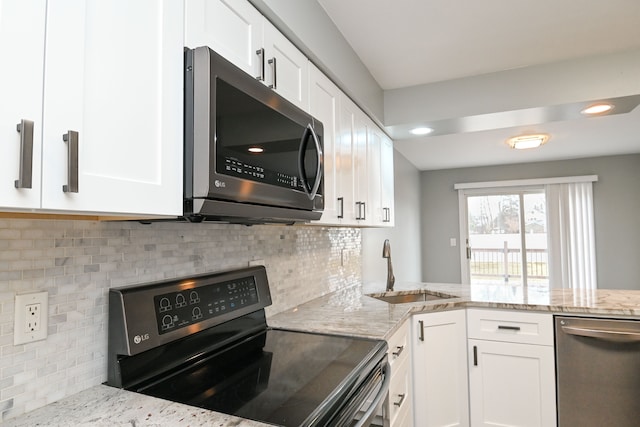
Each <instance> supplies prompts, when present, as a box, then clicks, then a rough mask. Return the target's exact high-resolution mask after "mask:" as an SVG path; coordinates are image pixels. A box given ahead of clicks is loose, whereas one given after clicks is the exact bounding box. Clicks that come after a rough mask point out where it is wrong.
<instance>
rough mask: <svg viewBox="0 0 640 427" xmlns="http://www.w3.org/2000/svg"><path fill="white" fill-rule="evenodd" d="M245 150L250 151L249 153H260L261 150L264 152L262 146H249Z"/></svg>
mask: <svg viewBox="0 0 640 427" xmlns="http://www.w3.org/2000/svg"><path fill="white" fill-rule="evenodd" d="M247 151H248V152H250V153H262V152H264V148H262V147H249V148H248V149H247Z"/></svg>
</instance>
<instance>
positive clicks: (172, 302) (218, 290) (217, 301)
mask: <svg viewBox="0 0 640 427" xmlns="http://www.w3.org/2000/svg"><path fill="white" fill-rule="evenodd" d="M153 300H154V305H155V312H156V322H157V325H158V333H159V334H161V335H162V334H165V333H167V332H171V331H174V330H176V329H181V328H185V327H187V326H189V325H194V324H197V323H200V322H202V321H204V320H207V319H211V318H214V317H217V316H221V315H224V314H227V313H230V312H232V311H235V310H238V309H241V308H243V307H247V306H250V305H253V304H256V303H257V302H258V291H257V289H256V282H255V278H254V277H253V276H250V277H245V278H241V279H235V280H229V281H226V282H222V283H215V284H211V285H206V286H202V287H199V288H192V289H186V290H181V291H177V292H170V293H166V294H162V295H156V296H154V297H153Z"/></svg>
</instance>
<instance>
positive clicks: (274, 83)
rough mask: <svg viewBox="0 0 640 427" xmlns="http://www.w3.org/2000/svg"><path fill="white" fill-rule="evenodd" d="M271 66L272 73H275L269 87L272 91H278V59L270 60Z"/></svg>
mask: <svg viewBox="0 0 640 427" xmlns="http://www.w3.org/2000/svg"><path fill="white" fill-rule="evenodd" d="M267 62H268V63H269V65H271V72H272V73H273V74H272V75H273V78H272V79H271V84H270V85H269V88H270V89H273V90H278V79H277V78H276V68H278V67H277V66H276V57H275V56H274V57H273V58H271V59H270V60H268V61H267Z"/></svg>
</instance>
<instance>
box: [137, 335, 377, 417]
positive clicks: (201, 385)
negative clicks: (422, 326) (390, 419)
mask: <svg viewBox="0 0 640 427" xmlns="http://www.w3.org/2000/svg"><path fill="white" fill-rule="evenodd" d="M381 345H384V344H381V343H380V342H379V341H374V340H366V339H358V338H349V337H340V336H331V335H320V334H309V333H301V332H292V331H283V330H277V329H271V330H265V331H263V332H261V333H258V334H257V335H255V336H253V337H252V338H250V339H247V340H244V341H242V342H241V343H238V344H236V345H234V346H232V348H228V349H226V350H224V351H221V352H219V353H217V354H216V355H215V356H213V357H210V358H208V359H206V360H203V361H201V362H199V363H197V364H196V365H194V366H192V367H190V368H188V369H186V370H183V371H180V372H177V373H174V374H173V375H172V376H170V377H168V378H166V379H164V380H163V381H161V382H160V383H156V384H153V385H151V386H147V387H146V388H144V389H141V390H138V391H140V392H141V393H144V394H148V395H151V396H156V397H160V398H164V399H168V400H171V401H176V402H181V403H185V404H188V405H193V406H198V407H201V408H205V409H210V410H214V411H218V412H223V413H227V414H232V415H237V416H239V417H243V418H248V419H253V420H257V421H262V422H268V423H273V424H276V425H282V426H300V425H311V424H313V423H311V422H310V420H311V419H312V418H316V417H318V414H317V413H314V411H316V409H317V408H318V407H320V406H321V404H323V402H324V403H326V402H327V401H330V400H335V399H336V391H340V392H348V391H349V390H348V388H349V386H350V382H351V381H353V379H354V377H357V375H358V374H361V372H360V370H359V368H361V367H362V365H363V364H364V363H365V362H366V361H367V360H369V359H371V356H372V355H373V354H375V353H377V352H378V351H379V348H380V346H381ZM343 398H344V397H341V398H340V399H339V400H342V399H343ZM325 406H326V405H325Z"/></svg>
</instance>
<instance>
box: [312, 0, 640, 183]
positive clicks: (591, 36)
mask: <svg viewBox="0 0 640 427" xmlns="http://www.w3.org/2000/svg"><path fill="white" fill-rule="evenodd" d="M318 2H319V3H320V4H321V6H322V7H323V8H324V9H325V10H326V12H327V14H328V15H329V16H330V18H331V19H332V20H333V22H334V23H335V24H336V26H337V27H338V29H339V30H340V31H341V32H342V34H343V35H344V37H345V38H346V40H347V41H348V42H349V43H350V45H351V46H352V47H353V49H354V50H355V52H356V53H357V54H358V56H359V57H360V59H361V60H362V62H363V63H364V64H365V66H366V67H367V68H368V69H369V71H370V72H371V74H372V75H373V77H374V78H375V79H376V81H377V82H378V84H379V85H380V86H381V87H382V88H383V89H384V90H385V92H393V91H394V90H397V89H400V88H406V87H412V86H416V85H426V86H427V87H428V86H429V85H435V84H441V83H442V82H445V81H449V80H454V79H461V80H459V81H460V82H464V81H465V79H468V78H471V79H468V80H469V81H473V80H472V79H473V76H478V75H487V74H490V73H496V72H501V71H504V70H515V71H518V69H526V68H527V67H535V66H539V65H540V64H552V63H559V62H561V61H569V60H574V59H575V60H578V59H580V58H585V57H595V56H597V55H606V54H611V53H615V52H625V51H635V50H637V49H640V1H638V0H606V1H595V0H561V1H558V0H536V1H534V0H483V1H478V0H393V1H391V0H318ZM637 52H639V55H640V50H638V51H637ZM638 82H640V75H638ZM599 84H602V82H599ZM608 84H609V86H611V90H612V91H614V92H615V91H616V90H619V87H618V88H616V81H615V79H611V81H610V82H608ZM636 87H638V88H640V84H638V85H637V86H636ZM585 89H587V88H585ZM634 91H635V89H634ZM551 92H552V91H551ZM496 93H498V91H496ZM619 93H620V92H619V91H618V94H619ZM585 94H586V91H585ZM637 94H640V89H638V90H637V91H635V93H625V94H624V95H637ZM585 96H587V95H585ZM589 100H591V99H590V98H584V99H580V101H589ZM555 101H556V100H551V99H549V100H548V102H546V101H545V100H544V99H541V100H538V101H537V104H536V105H535V107H537V108H546V107H549V106H550V105H555V106H557V102H555ZM574 101H576V99H574ZM427 102H429V101H428V100H425V101H424V103H427ZM495 104H500V103H499V102H498V103H495ZM531 107H534V106H531ZM385 108H386V107H385ZM430 108H432V107H430ZM487 113H500V114H503V113H506V111H504V110H493V111H482V114H484V115H485V116H483V117H487V119H489V118H490V117H489V116H490V114H487ZM385 114H386V113H385ZM465 117H466V116H465ZM450 119H451V120H454V121H455V120H456V119H464V117H463V116H460V117H450ZM479 119H480V120H482V117H480V118H479ZM491 119H492V124H487V125H486V126H479V128H482V129H483V130H477V131H468V130H467V131H464V132H463V131H461V130H455V131H451V130H449V131H447V132H441V133H440V134H437V135H435V133H434V135H433V136H427V137H419V138H415V137H413V138H409V137H407V136H406V135H407V134H406V128H408V126H409V125H411V124H413V123H417V121H416V118H415V117H408V118H407V120H406V121H405V122H402V121H401V120H400V121H399V120H398V118H397V117H396V118H394V123H393V125H397V124H399V123H400V122H402V125H403V126H400V127H397V126H389V127H388V130H389V132H390V133H391V135H392V136H393V137H394V139H395V140H396V144H395V146H396V149H397V150H398V151H400V152H401V153H402V154H403V155H405V157H407V158H408V159H409V160H410V161H411V162H412V163H414V165H416V167H418V168H419V169H421V170H429V169H445V168H455V167H468V166H483V165H495V164H507V163H522V162H532V161H545V160H557V159H567V158H578V157H591V156H600V155H612V154H627V153H638V152H640V108H635V109H634V110H633V111H632V112H631V113H628V114H618V115H610V116H606V117H597V118H591V119H584V118H580V117H578V118H577V119H567V120H557V119H555V120H553V121H532V122H531V123H526V122H522V123H518V126H513V125H512V124H507V122H504V121H503V122H502V123H495V124H493V123H494V122H495V117H492V118H491ZM430 120H434V118H433V117H428V114H425V117H421V118H420V121H421V122H423V123H428V122H429V121H430ZM451 120H450V121H451ZM385 121H386V120H385ZM385 125H389V123H385ZM397 128H405V129H404V130H405V132H399V131H398V129H397ZM524 132H544V133H548V134H550V135H551V139H550V140H549V142H548V143H547V144H546V145H545V146H543V147H541V148H540V149H537V150H526V151H516V150H512V149H510V148H508V147H507V146H506V144H505V142H504V141H505V140H506V138H508V137H510V136H515V135H520V134H522V133H524Z"/></svg>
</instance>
